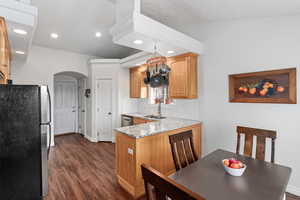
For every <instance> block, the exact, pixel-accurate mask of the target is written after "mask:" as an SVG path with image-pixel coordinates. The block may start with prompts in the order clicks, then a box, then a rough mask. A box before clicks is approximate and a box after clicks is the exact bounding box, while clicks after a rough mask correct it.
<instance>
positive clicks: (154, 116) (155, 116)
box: [144, 115, 166, 119]
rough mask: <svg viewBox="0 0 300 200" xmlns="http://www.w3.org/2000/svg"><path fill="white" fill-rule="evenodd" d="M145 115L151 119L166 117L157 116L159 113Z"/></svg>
mask: <svg viewBox="0 0 300 200" xmlns="http://www.w3.org/2000/svg"><path fill="white" fill-rule="evenodd" d="M144 117H146V118H150V119H166V117H162V116H157V115H146V116H144Z"/></svg>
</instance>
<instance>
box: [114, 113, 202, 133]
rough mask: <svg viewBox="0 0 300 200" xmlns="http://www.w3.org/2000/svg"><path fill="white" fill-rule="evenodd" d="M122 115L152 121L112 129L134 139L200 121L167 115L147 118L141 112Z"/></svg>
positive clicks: (199, 122) (192, 124) (195, 123)
mask: <svg viewBox="0 0 300 200" xmlns="http://www.w3.org/2000/svg"><path fill="white" fill-rule="evenodd" d="M122 115H124V116H130V117H139V118H143V119H148V120H153V121H154V122H149V123H145V124H138V125H133V126H126V127H121V128H116V129H114V130H115V131H117V132H120V133H123V134H126V135H128V136H130V137H133V138H136V139H139V138H143V137H147V136H152V135H156V134H159V133H162V132H166V131H172V130H176V129H180V128H185V127H189V126H194V125H197V124H201V123H202V122H201V121H197V120H191V119H183V118H175V117H167V118H165V119H153V118H147V117H145V116H146V115H147V114H141V113H129V114H128V113H126V114H122Z"/></svg>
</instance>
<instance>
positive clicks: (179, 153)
mask: <svg viewBox="0 0 300 200" xmlns="http://www.w3.org/2000/svg"><path fill="white" fill-rule="evenodd" d="M169 140H170V144H171V149H172V155H173V160H174V164H175V168H176V171H178V170H180V169H181V168H184V167H186V166H187V165H190V164H191V163H193V162H195V161H197V160H198V158H197V155H196V152H195V148H194V143H193V132H192V131H191V130H190V131H186V132H182V133H178V134H174V135H170V136H169Z"/></svg>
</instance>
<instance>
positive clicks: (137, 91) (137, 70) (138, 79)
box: [130, 65, 148, 98]
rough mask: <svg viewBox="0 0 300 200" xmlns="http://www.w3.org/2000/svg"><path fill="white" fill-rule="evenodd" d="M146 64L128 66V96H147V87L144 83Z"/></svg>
mask: <svg viewBox="0 0 300 200" xmlns="http://www.w3.org/2000/svg"><path fill="white" fill-rule="evenodd" d="M145 77H146V66H145V65H142V66H139V67H134V68H130V98H147V97H148V87H147V85H146V84H145V83H144V78H145Z"/></svg>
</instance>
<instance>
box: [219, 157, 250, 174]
mask: <svg viewBox="0 0 300 200" xmlns="http://www.w3.org/2000/svg"><path fill="white" fill-rule="evenodd" d="M222 164H223V167H224V169H225V171H226V172H227V173H228V174H230V175H231V176H242V175H243V173H244V172H245V170H246V168H247V165H245V164H244V163H242V162H241V161H238V160H236V159H235V158H229V159H224V160H222Z"/></svg>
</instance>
